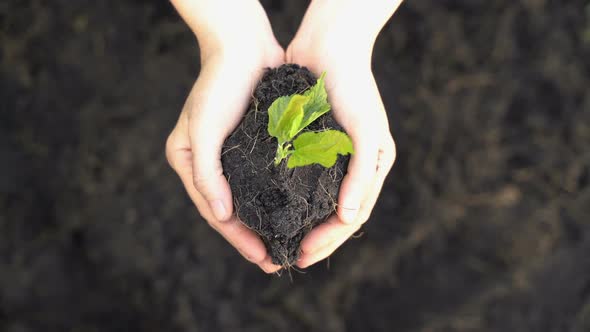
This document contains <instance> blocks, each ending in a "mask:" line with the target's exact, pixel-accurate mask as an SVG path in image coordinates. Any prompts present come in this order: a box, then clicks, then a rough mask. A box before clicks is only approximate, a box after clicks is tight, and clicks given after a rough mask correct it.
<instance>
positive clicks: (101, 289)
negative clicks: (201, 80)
mask: <svg viewBox="0 0 590 332" xmlns="http://www.w3.org/2000/svg"><path fill="white" fill-rule="evenodd" d="M260 2H261V3H262V4H263V5H264V6H265V8H266V10H267V12H268V14H269V18H270V21H271V23H272V27H273V31H274V32H275V34H276V36H277V38H278V40H279V41H280V43H281V45H283V46H285V47H286V46H287V45H288V42H289V41H290V39H291V38H292V36H293V35H294V33H295V32H296V30H297V27H298V25H299V23H300V22H301V18H302V17H303V15H304V12H305V9H306V7H307V5H308V4H309V1H287V0H261V1H260ZM365 3H367V2H365ZM351 24H360V23H358V22H351ZM244 52H249V50H248V49H245V50H244ZM589 59H590V6H589V5H588V1H587V0H569V1H556V0H527V1H513V0H496V1H484V0H452V1H451V0H440V1H432V0H407V1H404V2H403V4H402V5H401V7H400V9H399V11H398V12H397V13H396V14H395V16H394V17H393V19H392V20H391V21H390V22H389V23H388V24H387V25H386V26H385V27H384V29H383V30H382V31H381V34H380V35H379V37H378V38H377V41H376V44H375V49H374V53H373V68H372V69H373V73H374V75H375V79H376V82H377V84H378V86H379V89H380V92H381V95H382V98H383V101H384V104H385V107H386V110H387V112H388V115H389V121H390V123H389V125H390V128H391V129H392V133H393V137H394V138H395V140H396V144H397V152H398V153H397V160H396V163H395V165H394V167H393V169H392V171H391V173H390V175H389V177H388V178H387V180H386V182H385V184H384V186H383V190H382V193H381V196H380V198H379V201H378V202H377V205H376V207H375V209H374V210H373V213H372V215H371V217H370V219H369V221H368V222H367V223H365V224H364V225H363V227H362V229H361V231H362V232H363V235H362V236H360V237H358V238H353V239H350V240H348V241H347V242H346V243H345V244H344V245H343V246H342V247H341V248H340V249H338V250H337V251H336V252H335V253H334V254H333V255H332V256H331V257H330V259H329V260H328V261H322V262H320V263H318V264H316V265H314V266H312V267H310V268H308V269H306V270H305V273H299V272H297V271H296V270H295V269H291V277H292V278H290V276H289V275H288V273H286V272H285V273H283V274H282V275H281V276H276V275H271V276H268V275H265V274H263V273H262V272H261V271H260V269H258V267H256V266H255V265H253V264H251V263H249V262H247V261H246V260H244V259H243V258H242V257H241V255H240V254H239V253H238V252H236V250H235V249H234V248H233V247H232V246H231V245H229V244H228V243H227V242H226V241H225V239H223V238H222V237H221V236H219V235H218V234H217V233H216V232H215V230H213V229H212V228H211V227H210V226H209V225H208V224H207V223H206V222H205V221H204V220H202V219H201V218H199V217H198V214H197V211H196V209H195V207H194V205H193V204H192V202H191V201H190V199H189V198H188V197H187V194H186V191H185V190H184V188H183V186H182V184H181V182H180V180H179V179H178V176H177V175H176V174H175V173H174V172H173V171H172V170H171V169H170V167H169V166H168V164H167V162H166V158H165V153H164V145H165V142H166V138H167V137H168V134H169V133H170V131H171V130H172V128H173V127H174V125H175V124H176V121H177V120H178V115H179V112H180V110H181V108H182V106H183V104H184V102H185V100H186V97H187V95H188V92H189V91H190V88H191V87H192V86H193V84H194V82H195V80H196V78H197V76H198V73H199V67H198V64H199V63H200V61H199V60H200V59H199V51H198V45H197V43H196V42H195V38H194V35H193V34H192V33H191V31H190V29H189V28H188V27H187V26H186V24H184V22H182V20H181V19H180V18H179V17H178V14H177V13H176V12H175V10H174V9H173V8H172V6H171V4H170V1H154V0H103V1H95V0H94V1H92V0H77V1H72V0H52V1H41V0H3V1H0V101H1V102H0V331H2V332H37V331H44V332H54V331H55V332H64V331H88V332H93V331H109V332H120V331H121V332H123V331H124V332H156V331H157V332H160V331H170V332H176V331H179V332H180V331H220V332H225V331H228V332H252V331H256V332H267V331H269V332H270V331H273V332H274V331H294V332H297V331H321V332H356V331H359V332H361V331H362V332H365V331H367V332H380V331H383V332H389V331H398V332H427V331H431V332H474V331H476V332H513V331H514V332H587V331H590V259H589V252H590V218H589V216H590V149H589V148H588V147H589V146H590V90H589V89H588V87H590V61H589ZM328 75H330V73H328ZM310 79H311V78H310ZM308 83H309V82H308ZM259 143H260V142H259ZM257 144H258V143H257Z"/></svg>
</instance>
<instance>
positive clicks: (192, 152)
mask: <svg viewBox="0 0 590 332" xmlns="http://www.w3.org/2000/svg"><path fill="white" fill-rule="evenodd" d="M400 2H401V0H399V1H391V0H389V1H386V0H373V1H371V2H362V1H358V0H357V1H353V0H314V1H312V3H311V4H310V7H309V8H308V10H307V13H306V15H305V17H304V19H303V22H302V24H301V26H300V28H299V30H298V32H297V34H296V36H295V38H294V39H293V41H292V42H291V44H290V45H289V48H288V50H287V52H286V53H285V52H284V50H283V49H282V48H281V47H280V45H279V44H278V43H277V41H276V38H275V37H274V35H273V33H272V29H271V27H270V23H269V21H268V18H267V16H266V14H265V12H264V9H263V8H262V6H261V5H260V3H259V2H258V1H256V0H240V1H230V0H226V1H207V0H172V3H173V5H174V6H175V7H176V9H177V11H178V12H179V13H180V15H181V16H182V18H183V19H184V20H185V22H186V23H187V24H188V25H189V27H190V28H191V30H192V31H193V32H194V34H195V36H196V37H197V40H198V42H199V48H200V54H201V72H200V73H199V77H198V79H197V81H196V82H195V84H194V86H193V88H192V90H191V92H190V94H189V97H188V98H187V101H186V103H185V105H184V107H183V109H182V112H181V114H180V117H179V120H178V122H177V124H176V127H175V128H174V129H173V131H172V133H171V134H170V136H169V138H168V141H167V144H166V156H167V158H168V161H169V163H170V165H171V166H172V168H173V169H174V170H175V171H176V172H177V173H178V175H179V177H180V178H181V180H182V182H183V185H184V187H185V189H186V190H187V192H188V194H189V196H190V197H191V199H192V201H193V202H194V204H195V205H196V207H197V209H198V211H199V213H200V214H201V216H202V217H203V218H204V219H205V220H206V221H207V222H208V223H209V225H211V227H213V228H214V229H215V230H217V231H218V232H219V233H220V234H221V235H222V236H223V237H224V238H225V239H226V240H227V241H228V242H230V243H231V244H232V245H233V246H234V247H235V248H236V249H237V250H238V251H239V252H240V253H241V254H242V255H243V256H244V257H245V258H246V259H247V260H249V261H250V262H252V263H254V264H257V265H258V266H259V267H260V268H261V269H262V270H264V271H265V272H267V273H272V272H276V271H278V270H279V269H280V268H281V267H280V266H277V265H274V264H272V262H271V259H270V256H269V255H268V253H267V252H266V249H265V247H264V244H263V242H262V240H261V239H260V238H259V236H258V235H256V234H255V233H254V232H252V231H251V230H249V229H248V228H246V227H245V226H244V225H243V224H242V223H241V222H240V221H239V220H238V219H237V217H236V216H235V215H234V214H233V204H232V202H233V201H232V196H231V189H230V187H229V184H228V182H227V180H226V179H225V177H224V176H223V169H222V166H221V148H222V145H223V142H224V141H225V139H226V138H227V137H228V136H229V134H230V133H231V132H232V131H233V130H234V129H235V127H236V126H237V125H238V123H239V121H240V120H241V119H242V116H243V115H244V112H245V110H246V109H247V107H248V103H249V100H250V97H251V92H252V91H253V90H254V88H255V86H256V83H257V82H258V80H259V79H260V77H261V76H262V73H263V71H264V69H265V68H267V67H277V66H280V65H281V64H283V63H285V62H289V63H297V64H300V65H303V66H307V67H308V68H309V69H310V70H311V71H312V72H314V73H315V74H316V75H319V74H320V73H321V72H323V71H326V72H327V73H328V74H327V76H326V87H327V89H328V95H329V98H330V103H331V104H332V109H333V112H334V116H335V117H336V120H337V121H338V122H339V123H340V124H341V125H342V126H343V127H344V129H345V130H346V131H347V132H348V134H349V135H350V136H351V138H352V141H353V144H354V148H355V154H354V155H353V156H352V158H351V161H350V164H349V168H348V171H347V175H346V176H345V178H344V180H343V183H342V186H341V190H340V194H339V201H338V207H337V213H336V214H335V215H333V216H331V217H330V218H329V219H328V220H327V222H326V223H324V224H321V225H320V226H318V227H316V228H314V229H313V230H312V231H311V232H310V233H309V234H308V235H307V236H306V237H305V238H304V240H303V241H302V244H301V249H302V254H301V257H300V259H299V260H298V262H297V265H298V266H299V267H302V268H304V267H307V266H310V265H312V264H314V263H316V262H318V261H319V260H322V259H324V258H325V257H327V256H329V255H330V254H331V253H332V252H333V251H334V250H336V249H337V248H338V247H339V246H340V245H341V244H342V243H344V241H346V240H347V239H348V238H349V237H350V236H351V235H352V234H354V232H356V231H357V230H358V229H359V228H360V227H361V225H362V224H363V223H364V222H365V221H366V220H367V219H368V217H369V215H370V213H371V210H372V209H373V207H374V205H375V202H376V200H377V197H378V195H379V192H380V190H381V187H382V185H383V181H384V180H385V176H386V175H387V173H388V172H389V170H390V169H391V166H392V165H393V161H394V159H395V145H394V143H393V139H392V137H391V134H390V132H389V128H388V122H387V114H386V113H385V109H384V107H383V103H382V101H381V97H380V95H379V91H378V89H377V85H376V83H375V80H374V78H373V75H372V72H371V53H372V48H373V44H374V42H375V39H376V37H377V34H378V33H379V31H380V30H381V28H382V26H383V25H384V24H385V22H386V21H387V20H388V19H389V17H390V16H391V15H392V14H393V12H394V11H395V9H397V7H398V6H399V4H400ZM228 6H231V7H232V10H230V11H228V10H227V7H228ZM351 22H362V23H361V24H351ZM227 91H233V92H234V93H232V94H228V93H227Z"/></svg>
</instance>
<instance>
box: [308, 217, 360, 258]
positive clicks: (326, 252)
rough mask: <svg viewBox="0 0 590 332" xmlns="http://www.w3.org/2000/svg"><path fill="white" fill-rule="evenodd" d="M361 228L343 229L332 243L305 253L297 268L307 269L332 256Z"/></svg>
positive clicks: (356, 226)
mask: <svg viewBox="0 0 590 332" xmlns="http://www.w3.org/2000/svg"><path fill="white" fill-rule="evenodd" d="M340 225H342V224H340ZM360 226H361V225H354V227H349V228H346V229H342V230H341V232H338V235H336V236H335V237H334V238H332V239H331V241H329V242H327V243H326V244H325V245H323V246H320V247H319V248H318V249H317V250H316V251H314V252H311V253H303V254H302V255H301V257H300V258H299V260H298V261H297V266H298V267H300V268H306V267H309V266H311V265H313V264H315V263H317V262H319V261H321V260H323V259H325V258H326V257H328V256H330V255H331V254H332V253H334V251H336V249H338V248H339V247H340V246H341V245H342V244H343V243H344V242H346V240H348V239H349V238H350V237H351V236H352V235H354V233H356V232H357V231H358V230H359V228H360Z"/></svg>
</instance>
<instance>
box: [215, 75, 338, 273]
mask: <svg viewBox="0 0 590 332" xmlns="http://www.w3.org/2000/svg"><path fill="white" fill-rule="evenodd" d="M316 80H317V79H316V77H315V76H314V75H313V74H312V73H311V72H310V71H309V70H308V69H307V68H305V67H300V66H298V65H295V64H287V65H282V66H281V67H278V68H274V69H268V70H267V71H266V73H265V74H264V75H263V77H262V79H261V80H260V82H259V83H258V85H257V87H256V89H255V91H254V94H253V97H252V102H251V103H250V107H249V109H248V111H247V113H246V115H245V116H244V119H243V120H242V122H241V123H240V125H238V127H237V128H236V129H235V130H234V132H233V133H232V134H231V135H230V136H229V137H228V138H227V140H226V141H225V144H224V146H223V151H222V156H221V161H222V164H223V169H224V172H225V176H226V177H227V179H228V181H229V184H230V186H231V189H232V194H233V197H234V207H235V211H236V213H237V215H238V217H239V218H240V219H241V220H242V222H244V223H245V224H246V225H247V226H248V227H249V228H251V229H252V230H254V231H255V232H257V233H258V234H260V236H261V238H262V240H263V241H264V243H265V245H266V247H267V249H268V251H269V254H270V256H271V258H272V261H273V263H275V264H279V265H283V266H290V265H293V264H294V262H295V261H296V260H297V258H298V256H299V244H300V242H301V240H302V239H303V237H304V236H305V234H307V233H308V232H309V231H310V230H311V229H312V228H313V227H314V226H316V225H318V224H320V223H321V222H323V221H325V220H326V218H327V217H328V216H329V215H330V214H332V213H333V212H334V211H335V207H336V202H337V201H338V191H339V189H340V183H341V182H342V178H343V176H344V174H345V171H346V167H347V164H348V160H349V157H348V156H346V157H343V156H339V157H338V161H337V162H336V164H335V165H334V166H333V167H330V168H325V167H323V166H321V165H318V164H313V165H309V166H304V167H297V168H294V169H289V168H287V165H286V160H283V162H281V164H280V165H279V166H275V165H274V164H273V159H274V157H275V153H276V149H277V141H276V139H275V138H273V137H271V136H270V135H269V134H268V130H267V126H268V108H269V106H270V105H271V104H272V102H273V101H274V100H275V99H277V98H278V97H281V96H287V95H291V94H294V93H303V92H304V91H305V90H307V89H309V88H310V87H311V86H313V85H314V84H315V83H316ZM308 129H309V130H313V131H315V130H324V129H337V130H342V127H341V126H339V125H338V123H337V122H336V121H335V120H334V118H333V117H332V115H331V113H326V114H324V115H322V116H321V117H319V118H318V119H317V120H316V121H315V122H313V123H312V124H311V125H310V126H309V127H308Z"/></svg>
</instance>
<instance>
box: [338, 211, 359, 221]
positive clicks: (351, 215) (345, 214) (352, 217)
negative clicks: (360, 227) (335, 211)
mask: <svg viewBox="0 0 590 332" xmlns="http://www.w3.org/2000/svg"><path fill="white" fill-rule="evenodd" d="M357 214H358V210H357V209H347V208H342V214H341V215H340V220H342V221H343V222H344V223H345V224H353V223H354V222H355V221H356V215H357Z"/></svg>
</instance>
